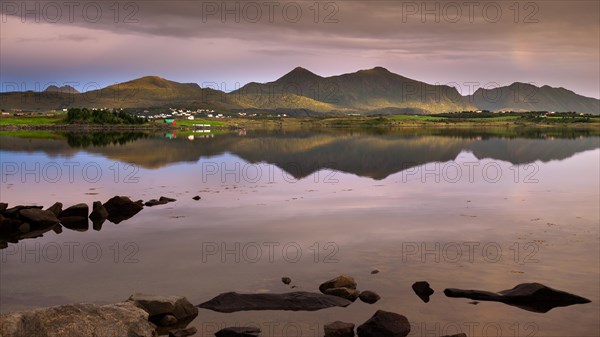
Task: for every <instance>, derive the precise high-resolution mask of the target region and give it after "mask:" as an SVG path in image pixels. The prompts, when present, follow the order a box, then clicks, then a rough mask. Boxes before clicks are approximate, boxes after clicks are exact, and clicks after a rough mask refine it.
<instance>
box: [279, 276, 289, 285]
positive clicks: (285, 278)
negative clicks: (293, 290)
mask: <svg viewBox="0 0 600 337" xmlns="http://www.w3.org/2000/svg"><path fill="white" fill-rule="evenodd" d="M281 282H283V284H285V285H288V284H290V283H292V279H291V278H289V277H282V278H281Z"/></svg>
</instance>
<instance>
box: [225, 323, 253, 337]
mask: <svg viewBox="0 0 600 337" xmlns="http://www.w3.org/2000/svg"><path fill="white" fill-rule="evenodd" d="M215 336H217V337H258V336H260V329H259V328H255V327H251V326H247V327H246V326H242V327H229V328H224V329H221V330H219V331H217V332H216V333H215Z"/></svg>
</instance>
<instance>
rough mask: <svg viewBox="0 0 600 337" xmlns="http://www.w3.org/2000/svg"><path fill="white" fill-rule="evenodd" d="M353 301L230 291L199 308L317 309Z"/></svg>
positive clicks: (298, 294)
mask: <svg viewBox="0 0 600 337" xmlns="http://www.w3.org/2000/svg"><path fill="white" fill-rule="evenodd" d="M351 303H352V302H351V301H348V300H346V299H343V298H340V297H336V296H330V295H323V294H318V293H309V292H302V291H299V292H292V293H285V294H238V293H235V292H229V293H224V294H220V295H219V296H217V297H215V298H213V299H211V300H210V301H207V302H204V303H202V304H200V305H198V307H199V308H204V309H210V310H214V311H218V312H236V311H243V310H292V311H315V310H321V309H326V308H331V307H346V306H348V305H350V304H351Z"/></svg>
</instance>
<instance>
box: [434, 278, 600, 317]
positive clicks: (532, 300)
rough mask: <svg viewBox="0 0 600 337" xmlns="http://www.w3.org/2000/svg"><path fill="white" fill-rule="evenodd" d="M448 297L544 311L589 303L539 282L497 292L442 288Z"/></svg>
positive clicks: (582, 298) (584, 299)
mask: <svg viewBox="0 0 600 337" xmlns="http://www.w3.org/2000/svg"><path fill="white" fill-rule="evenodd" d="M444 294H445V295H446V296H448V297H464V298H469V299H472V300H477V301H494V302H502V303H505V304H508V305H512V306H515V307H518V308H521V309H524V310H528V311H533V312H539V313H544V312H548V311H550V310H552V309H553V308H556V307H566V306H569V305H573V304H584V303H590V302H591V301H590V300H588V299H587V298H584V297H581V296H577V295H573V294H570V293H567V292H564V291H561V290H556V289H553V288H550V287H547V286H545V285H543V284H540V283H522V284H519V285H517V286H516V287H514V288H512V289H508V290H503V291H500V292H498V293H494V292H490V291H482V290H462V289H453V288H448V289H445V290H444Z"/></svg>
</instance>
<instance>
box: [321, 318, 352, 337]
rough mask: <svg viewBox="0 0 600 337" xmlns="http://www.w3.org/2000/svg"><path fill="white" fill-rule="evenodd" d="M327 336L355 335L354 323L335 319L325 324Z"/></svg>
mask: <svg viewBox="0 0 600 337" xmlns="http://www.w3.org/2000/svg"><path fill="white" fill-rule="evenodd" d="M324 330H325V337H354V324H353V323H345V322H341V321H335V322H333V323H329V324H325V326H324Z"/></svg>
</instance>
